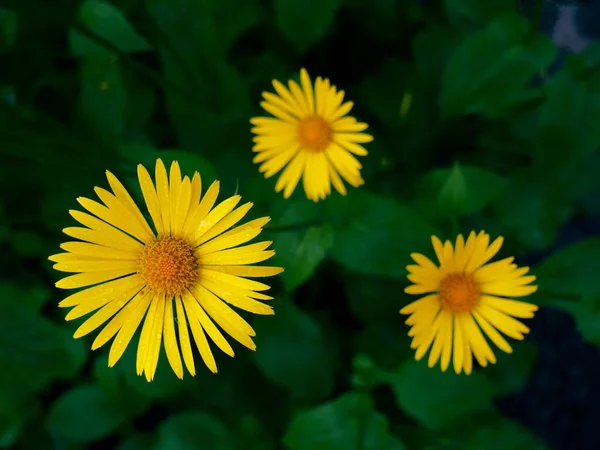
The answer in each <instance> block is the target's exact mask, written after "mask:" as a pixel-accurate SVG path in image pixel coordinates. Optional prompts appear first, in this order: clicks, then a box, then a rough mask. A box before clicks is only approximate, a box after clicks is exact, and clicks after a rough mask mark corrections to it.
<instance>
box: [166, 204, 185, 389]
mask: <svg viewBox="0 0 600 450" xmlns="http://www.w3.org/2000/svg"><path fill="white" fill-rule="evenodd" d="M172 217H173V216H172ZM164 317H165V318H164V330H163V335H164V338H165V339H164V346H165V353H166V354H167V360H168V361H169V364H170V365H171V368H172V369H173V372H175V375H176V376H177V378H179V379H182V378H183V364H182V362H181V355H180V354H179V345H177V336H176V334H175V321H174V314H173V299H166V304H165V314H164Z"/></svg>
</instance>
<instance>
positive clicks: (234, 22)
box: [146, 0, 262, 165]
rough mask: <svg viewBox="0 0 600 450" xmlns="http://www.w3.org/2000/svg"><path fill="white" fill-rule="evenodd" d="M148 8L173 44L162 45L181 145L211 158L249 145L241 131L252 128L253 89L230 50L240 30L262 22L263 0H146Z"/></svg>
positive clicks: (168, 93) (169, 98)
mask: <svg viewBox="0 0 600 450" xmlns="http://www.w3.org/2000/svg"><path fill="white" fill-rule="evenodd" d="M146 7H147V10H148V13H149V14H150V15H151V16H152V18H153V20H154V22H156V25H157V27H158V30H159V31H160V33H161V35H162V36H164V39H162V40H161V41H162V42H165V43H168V44H169V45H166V44H165V45H162V46H161V47H160V48H159V56H160V60H161V65H162V68H163V72H164V78H165V83H166V92H165V100H166V106H167V112H168V114H169V116H170V118H171V121H172V124H173V125H174V127H175V131H176V133H177V138H178V145H179V146H180V147H182V148H185V149H189V150H194V151H201V152H202V154H203V155H205V156H209V158H210V159H211V160H212V161H216V159H217V158H221V157H226V156H228V154H229V153H231V152H230V150H231V149H232V148H246V147H247V145H248V136H247V134H246V133H240V132H239V130H241V129H248V128H249V123H248V118H249V117H251V115H252V103H251V101H250V91H249V87H248V85H247V83H246V81H245V78H244V76H243V75H242V74H241V73H240V71H238V69H237V68H236V67H235V66H233V65H232V64H231V63H230V62H229V61H228V53H229V51H230V50H231V48H230V46H232V45H233V43H234V41H235V40H237V38H238V37H239V36H240V35H241V33H243V32H245V31H247V30H249V29H250V28H251V27H253V26H255V25H256V24H257V23H258V21H259V19H260V17H261V16H262V12H260V11H262V9H261V7H260V3H258V2H248V1H245V0H224V1H219V2H212V1H211V2H208V1H189V0H146ZM257 8H258V9H257ZM259 10H260V11H259ZM232 11H235V14H231V12H232ZM207 61H210V64H207V63H206V62H207ZM235 156H236V158H237V155H235ZM251 159H252V158H251V156H249V158H248V164H249V165H250V164H251V163H250V160H251ZM236 164H239V158H237V161H236Z"/></svg>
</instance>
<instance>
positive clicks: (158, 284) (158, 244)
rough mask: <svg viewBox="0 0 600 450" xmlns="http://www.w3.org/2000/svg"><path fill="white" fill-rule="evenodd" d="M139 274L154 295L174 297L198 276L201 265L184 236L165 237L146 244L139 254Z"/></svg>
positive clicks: (181, 292) (182, 291)
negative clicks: (182, 237)
mask: <svg viewBox="0 0 600 450" xmlns="http://www.w3.org/2000/svg"><path fill="white" fill-rule="evenodd" d="M139 263H140V270H139V274H140V276H141V277H142V278H143V279H144V280H145V281H146V283H147V284H148V287H149V288H150V289H152V290H153V291H154V292H156V293H157V294H161V295H167V296H177V295H181V294H183V293H184V292H185V290H186V289H187V288H189V287H190V286H191V285H192V284H194V282H195V281H196V280H197V279H198V268H199V267H200V264H199V262H198V258H197V257H196V254H195V252H194V248H193V247H192V246H191V245H190V244H189V243H188V242H187V241H186V240H184V239H181V238H178V237H173V236H164V237H159V238H157V239H156V240H155V241H154V242H151V243H149V244H147V245H146V246H145V247H144V249H143V250H142V254H141V255H140V261H139Z"/></svg>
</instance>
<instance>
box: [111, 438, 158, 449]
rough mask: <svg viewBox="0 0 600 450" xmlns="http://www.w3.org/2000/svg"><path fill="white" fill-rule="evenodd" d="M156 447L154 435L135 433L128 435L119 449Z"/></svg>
mask: <svg viewBox="0 0 600 450" xmlns="http://www.w3.org/2000/svg"><path fill="white" fill-rule="evenodd" d="M150 448H154V436H153V435H151V434H134V435H132V436H128V437H126V438H125V439H124V440H123V441H121V444H120V445H119V446H118V447H117V450H148V449H150Z"/></svg>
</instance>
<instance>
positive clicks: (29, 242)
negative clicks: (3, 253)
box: [10, 230, 54, 258]
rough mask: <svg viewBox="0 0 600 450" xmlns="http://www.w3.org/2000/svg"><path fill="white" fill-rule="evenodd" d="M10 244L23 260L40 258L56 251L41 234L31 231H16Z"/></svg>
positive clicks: (11, 237)
mask: <svg viewBox="0 0 600 450" xmlns="http://www.w3.org/2000/svg"><path fill="white" fill-rule="evenodd" d="M10 244H11V245H12V247H13V249H14V250H15V252H16V253H17V254H18V255H19V256H21V257H22V258H40V257H44V256H47V255H49V254H50V253H51V252H52V251H53V250H54V249H51V248H50V245H49V243H48V241H47V240H45V239H44V237H43V236H41V235H40V234H39V233H36V232H34V231H30V230H16V231H13V232H12V233H11V236H10Z"/></svg>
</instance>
